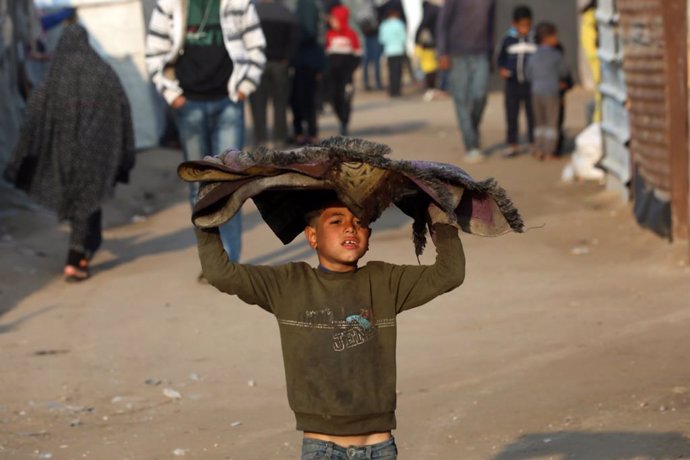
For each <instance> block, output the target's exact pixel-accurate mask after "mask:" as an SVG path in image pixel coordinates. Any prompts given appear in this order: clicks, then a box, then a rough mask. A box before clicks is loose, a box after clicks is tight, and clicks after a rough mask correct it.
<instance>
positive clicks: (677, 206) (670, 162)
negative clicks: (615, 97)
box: [618, 0, 688, 238]
mask: <svg viewBox="0 0 690 460" xmlns="http://www.w3.org/2000/svg"><path fill="white" fill-rule="evenodd" d="M685 8H686V0H618V12H619V15H620V34H621V39H622V43H623V49H624V61H623V70H624V72H625V81H626V86H627V92H628V97H629V101H630V109H629V112H630V127H631V137H630V152H631V155H632V160H633V165H634V168H635V169H636V170H637V171H638V173H639V174H640V175H641V176H642V178H643V179H644V182H645V183H646V184H647V185H648V186H650V187H653V188H654V194H655V196H656V197H657V198H659V199H660V200H662V201H664V200H665V201H670V202H671V207H672V217H673V219H672V220H673V234H674V237H679V238H687V232H688V224H687V174H685V175H684V177H683V176H682V175H678V174H677V172H676V171H674V165H678V164H679V163H680V164H683V162H684V164H685V165H687V156H688V153H687V152H688V151H687V140H688V133H687V112H688V105H687V88H686V81H687V79H686V73H687V67H686V63H687V55H686V54H685V53H686V47H685V46H686V44H685V34H686V32H685V31H686V27H687V26H686V23H685V14H684V12H685ZM676 10H678V11H682V12H683V13H681V15H680V17H679V16H678V11H676ZM681 50H682V51H681ZM680 124H682V125H683V127H682V129H681V127H680ZM685 169H686V170H687V168H685ZM683 189H684V190H685V194H684V196H683V193H682V192H681V191H682V190H683Z"/></svg>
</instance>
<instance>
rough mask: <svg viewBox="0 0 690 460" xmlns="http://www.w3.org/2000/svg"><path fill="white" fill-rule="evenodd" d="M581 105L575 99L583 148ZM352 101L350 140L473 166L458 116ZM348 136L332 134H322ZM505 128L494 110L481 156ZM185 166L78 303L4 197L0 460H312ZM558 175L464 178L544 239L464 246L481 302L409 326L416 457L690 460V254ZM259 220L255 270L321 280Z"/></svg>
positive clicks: (155, 177)
mask: <svg viewBox="0 0 690 460" xmlns="http://www.w3.org/2000/svg"><path fill="white" fill-rule="evenodd" d="M586 97H587V95H586V94H585V93H583V92H581V91H575V92H573V93H572V94H571V95H570V96H569V105H568V129H569V132H570V133H571V134H572V133H575V132H577V130H579V129H581V128H582V127H583V123H584V115H583V106H584V102H585V100H586ZM356 99H357V103H356V110H355V114H354V121H353V126H352V131H353V133H352V134H353V135H357V136H361V137H367V138H371V139H373V140H377V141H381V142H384V143H387V144H389V145H391V146H392V147H393V148H394V150H395V156H396V157H401V158H420V159H428V160H437V161H445V162H451V163H459V159H460V153H461V147H460V141H459V134H458V132H457V128H456V124H455V119H454V114H453V111H452V107H451V103H450V101H448V100H439V101H433V102H431V103H424V102H422V101H421V97H420V96H419V95H414V96H410V97H407V98H405V99H402V100H397V101H390V100H388V99H387V98H386V97H385V95H382V94H364V93H359V94H358V95H357V97H356ZM335 128H336V124H335V122H334V120H333V118H332V116H326V117H324V119H323V134H324V135H329V134H333V133H334V132H335ZM503 130H504V123H503V111H502V98H501V96H500V94H495V95H493V96H492V97H491V100H490V104H489V107H488V109H487V113H486V118H485V123H484V128H483V139H484V142H485V144H486V145H497V144H500V142H501V140H502V138H503ZM179 159H180V155H179V153H178V152H176V151H172V150H167V151H166V150H155V151H147V152H142V153H141V154H140V155H139V157H138V165H137V169H136V171H135V173H134V176H133V181H132V184H131V185H129V186H126V187H120V188H119V189H118V191H117V196H116V197H115V199H114V200H112V201H110V202H109V203H108V205H107V206H106V212H105V221H106V225H107V230H106V232H105V236H106V242H105V244H104V247H103V250H102V251H101V252H100V253H99V254H98V256H97V258H96V261H95V270H94V276H93V278H92V279H91V280H89V281H88V282H86V283H83V284H79V285H68V284H66V283H64V282H63V281H62V279H61V276H59V275H60V273H61V269H62V264H63V257H64V253H65V251H66V249H65V248H66V243H67V234H66V229H65V227H64V226H60V225H57V224H56V222H55V218H54V216H53V215H52V214H51V213H50V212H47V211H44V210H41V209H39V208H36V207H35V206H32V205H30V204H29V203H28V202H27V201H26V200H25V199H24V198H23V197H22V196H21V195H20V194H19V193H17V192H14V191H12V190H11V189H8V188H6V187H5V188H2V193H0V196H1V198H0V203H1V204H0V206H1V207H0V235H1V239H0V257H2V265H1V266H0V275H1V276H0V314H1V315H2V316H1V317H0V350H2V351H1V354H0V360H1V361H0V364H1V365H2V372H1V373H0V458H3V459H4V458H7V459H31V458H53V459H81V458H90V459H106V460H109V459H117V460H124V459H129V460H134V459H146V460H149V459H170V458H177V457H181V456H184V457H185V458H198V459H235V460H238V459H248V460H251V459H269V458H276V459H294V458H298V456H299V449H300V442H301V439H300V434H299V433H298V432H296V431H295V430H294V419H293V416H292V413H291V412H290V410H289V407H288V405H287V401H286V396H285V383H284V374H283V368H282V361H281V357H280V348H279V347H280V345H279V341H278V334H277V332H278V328H277V325H276V323H275V321H274V320H273V319H272V318H271V317H270V316H269V315H267V314H266V313H264V312H263V311H261V310H260V309H258V308H256V307H249V306H246V305H244V304H242V303H241V302H240V301H239V300H237V299H235V298H232V297H229V296H227V295H223V294H220V293H218V292H217V291H215V290H214V289H213V288H211V287H208V286H204V285H200V284H198V283H197V282H196V276H197V274H198V273H199V263H198V260H197V256H196V251H195V247H194V239H193V234H192V231H191V227H190V223H189V208H188V205H187V203H186V202H185V196H186V192H185V188H184V186H183V185H182V184H181V183H179V182H178V181H177V179H176V178H175V174H174V170H175V166H176V165H177V163H178V161H179ZM562 166H563V162H547V163H538V162H535V161H534V160H533V159H531V158H529V157H521V158H517V159H512V160H506V159H503V158H500V156H498V155H495V156H493V157H492V158H490V159H489V161H487V162H485V163H483V164H480V165H476V166H470V167H468V168H467V169H468V170H469V171H470V172H471V173H472V174H473V176H475V177H477V178H484V177H489V176H493V177H496V178H497V179H498V180H499V182H500V183H501V184H502V185H503V186H504V187H505V188H507V190H508V191H509V192H510V195H511V197H512V198H513V199H514V200H515V202H516V204H517V205H518V207H519V208H520V210H521V211H522V213H523V215H524V216H525V218H526V221H527V224H528V226H529V227H531V230H530V231H528V232H527V233H525V234H522V235H508V236H504V237H501V238H497V239H483V238H479V237H473V236H469V235H465V236H464V238H463V240H464V243H465V247H466V253H467V258H468V266H467V269H468V271H467V279H466V282H465V284H464V285H463V286H461V287H460V288H459V289H457V290H456V291H454V292H452V293H450V294H447V295H445V296H442V297H440V298H438V299H436V300H435V301H433V302H431V303H430V304H428V305H426V306H425V307H423V308H419V309H416V310H413V311H411V312H408V313H406V314H404V315H402V316H401V317H400V318H399V339H398V340H399V342H398V343H399V350H398V368H399V369H398V386H399V388H398V390H399V397H398V429H397V430H396V432H395V434H396V437H397V440H398V445H399V448H400V456H399V458H401V459H494V460H508V459H510V460H518V459H547V458H549V459H578V460H585V459H672V458H674V459H675V458H690V364H689V361H688V356H689V352H690V341H689V340H688V330H689V328H690V289H689V281H690V269H689V268H688V265H687V262H686V256H687V246H685V245H683V244H674V245H670V244H668V243H667V242H666V241H663V240H661V239H659V238H657V237H656V236H654V235H652V234H650V233H649V232H647V231H645V230H643V229H640V228H639V227H638V226H637V225H636V224H635V223H634V220H633V218H632V216H631V212H630V208H629V205H628V204H626V203H624V202H622V201H621V200H620V199H619V198H618V196H616V195H614V194H612V193H610V192H606V191H605V190H604V188H603V187H602V186H601V185H598V184H575V185H563V184H559V182H558V178H559V175H560V169H561V168H562ZM244 211H245V212H244V217H245V224H246V225H245V227H246V230H247V231H246V233H245V234H244V253H243V258H244V261H245V262H250V263H270V264H273V263H280V262H284V261H288V260H294V259H305V258H306V259H307V260H309V261H311V262H313V261H314V258H313V256H312V254H311V253H310V250H309V249H308V247H307V246H306V244H304V243H303V242H301V241H299V242H296V243H293V244H291V245H289V246H286V247H282V246H281V245H280V243H279V241H278V240H277V239H276V238H275V237H274V236H273V235H272V234H271V233H270V231H269V230H268V229H267V228H266V226H265V225H263V224H262V222H261V220H260V217H259V216H258V214H257V212H256V210H255V209H254V208H252V207H251V206H248V207H246V208H245V210H244ZM410 235H411V229H410V221H409V220H407V219H406V218H405V217H404V216H402V215H401V214H399V213H395V212H390V213H387V214H386V215H385V216H384V217H383V218H382V219H381V220H380V221H379V222H378V223H377V224H376V225H375V226H374V236H373V240H372V250H371V251H370V254H369V255H368V259H383V260H387V261H391V262H399V263H415V257H414V253H413V248H412V244H411V241H410ZM432 254H433V251H429V253H428V254H426V255H425V256H424V258H423V261H424V262H427V263H428V262H430V261H431V260H432V259H431V256H432ZM175 392H176V393H175ZM166 394H167V396H166ZM177 395H179V397H178V398H174V397H173V398H171V397H169V396H177Z"/></svg>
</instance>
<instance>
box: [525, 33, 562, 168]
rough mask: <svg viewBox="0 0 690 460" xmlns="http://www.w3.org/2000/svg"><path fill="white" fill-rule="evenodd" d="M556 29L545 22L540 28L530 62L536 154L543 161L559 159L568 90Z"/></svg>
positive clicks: (528, 76) (528, 66) (528, 68)
mask: <svg viewBox="0 0 690 460" xmlns="http://www.w3.org/2000/svg"><path fill="white" fill-rule="evenodd" d="M558 43H559V41H558V30H557V29H556V26H555V25H553V24H551V23H549V22H543V23H541V24H539V25H538V26H537V45H538V48H537V52H536V53H534V55H533V56H532V57H531V58H530V60H529V62H528V63H527V79H528V80H529V81H530V82H531V91H532V107H533V109H534V120H535V129H534V138H535V139H534V140H535V150H534V155H535V157H537V158H538V159H540V160H544V159H554V158H556V147H557V145H558V114H559V110H560V107H561V100H560V91H561V89H564V88H565V87H566V83H565V81H564V80H565V79H566V77H567V76H568V73H569V72H568V67H567V65H566V63H565V59H564V58H563V54H562V53H561V52H560V51H559V50H558V49H557V46H558Z"/></svg>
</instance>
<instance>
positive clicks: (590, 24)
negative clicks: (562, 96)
mask: <svg viewBox="0 0 690 460" xmlns="http://www.w3.org/2000/svg"><path fill="white" fill-rule="evenodd" d="M596 12H597V0H590V1H589V2H588V3H587V4H586V5H585V6H584V7H583V8H582V9H581V10H580V44H581V45H582V49H583V50H584V52H585V56H586V57H587V63H588V64H589V68H590V70H591V72H592V78H593V80H594V83H595V86H596V89H595V91H594V102H593V103H592V104H591V107H590V108H589V113H588V121H589V122H590V123H599V122H600V121H601V93H600V92H599V83H601V63H600V61H599V55H598V54H597V47H598V46H599V37H598V31H597V18H596V16H595V14H596Z"/></svg>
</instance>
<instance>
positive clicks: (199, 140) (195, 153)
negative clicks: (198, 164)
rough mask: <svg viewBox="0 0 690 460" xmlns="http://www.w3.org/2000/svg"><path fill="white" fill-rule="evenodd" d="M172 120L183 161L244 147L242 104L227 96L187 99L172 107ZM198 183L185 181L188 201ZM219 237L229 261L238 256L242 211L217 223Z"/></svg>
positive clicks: (240, 243)
mask: <svg viewBox="0 0 690 460" xmlns="http://www.w3.org/2000/svg"><path fill="white" fill-rule="evenodd" d="M175 122H176V123H177V129H178V131H179V133H180V143H181V144H182V153H183V155H184V160H185V161H192V160H201V159H202V158H203V157H204V156H206V155H218V154H220V153H222V152H224V151H225V150H227V149H230V148H234V149H241V148H242V147H244V103H243V102H233V101H232V100H230V99H229V98H227V97H224V98H222V99H216V100H213V101H191V100H189V99H188V100H187V102H185V104H184V105H183V106H182V107H180V108H179V109H177V110H175ZM198 191H199V184H198V183H195V182H192V183H190V184H189V202H190V203H191V205H192V206H194V203H195V202H196V196H197V193H198ZM220 238H221V240H222V241H223V247H224V248H225V252H227V253H228V257H229V258H230V260H231V261H233V262H237V261H238V260H239V259H240V251H241V250H242V214H241V212H238V213H237V214H236V215H235V217H233V218H232V219H230V220H229V221H228V222H226V223H224V224H223V225H221V226H220Z"/></svg>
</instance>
